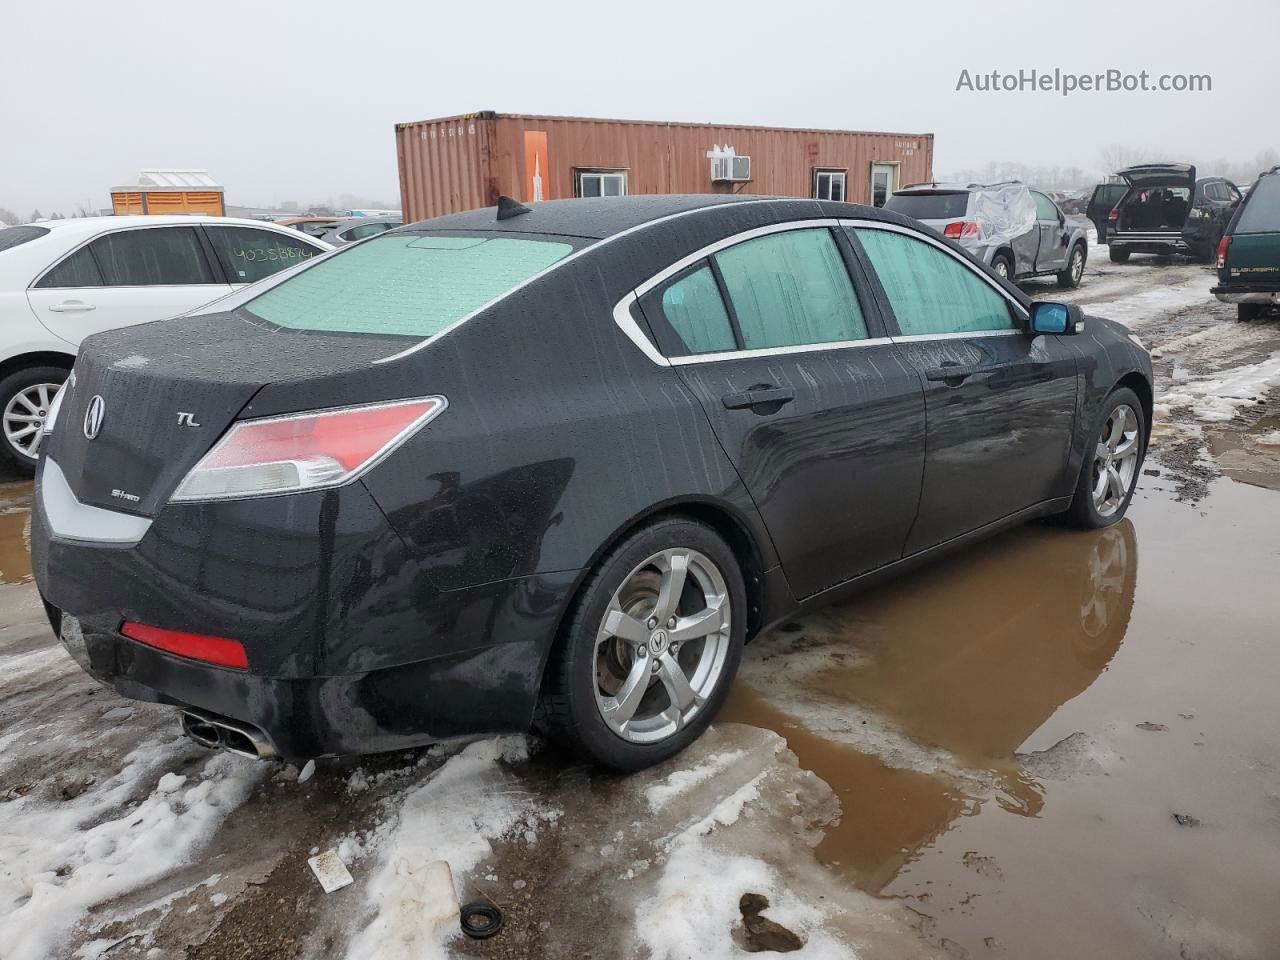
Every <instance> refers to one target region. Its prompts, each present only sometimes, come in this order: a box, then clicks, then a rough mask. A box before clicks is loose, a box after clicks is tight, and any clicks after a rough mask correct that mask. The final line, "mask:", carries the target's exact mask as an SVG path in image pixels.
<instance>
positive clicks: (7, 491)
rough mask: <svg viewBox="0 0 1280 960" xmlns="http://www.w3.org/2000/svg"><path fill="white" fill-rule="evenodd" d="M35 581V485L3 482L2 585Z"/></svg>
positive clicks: (0, 510)
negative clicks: (32, 506)
mask: <svg viewBox="0 0 1280 960" xmlns="http://www.w3.org/2000/svg"><path fill="white" fill-rule="evenodd" d="M30 582H31V484H30V483H28V482H25V481H18V482H13V483H0V584H7V583H30Z"/></svg>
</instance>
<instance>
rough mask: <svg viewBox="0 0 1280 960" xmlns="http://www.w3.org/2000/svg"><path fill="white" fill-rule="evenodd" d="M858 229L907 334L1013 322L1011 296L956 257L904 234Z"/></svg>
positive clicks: (1006, 327)
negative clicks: (1007, 296) (997, 288)
mask: <svg viewBox="0 0 1280 960" xmlns="http://www.w3.org/2000/svg"><path fill="white" fill-rule="evenodd" d="M855 232H856V234H857V237H858V239H859V240H861V241H862V246H863V247H864V248H865V249H866V251H867V256H868V257H869V258H870V259H871V264H872V266H873V267H875V271H876V274H877V276H879V277H880V283H881V284H882V285H883V286H884V292H885V294H886V295H887V296H888V297H889V304H890V305H891V306H892V307H893V314H894V316H895V317H896V318H897V320H898V327H899V329H900V330H901V331H902V334H903V336H920V335H928V334H938V333H967V332H971V331H984V330H985V331H989V330H1009V329H1012V328H1013V326H1014V323H1013V316H1012V314H1011V313H1010V311H1009V303H1008V301H1007V300H1005V298H1004V297H1003V296H1001V295H1000V294H999V293H997V292H996V291H995V289H993V288H992V287H991V286H990V284H988V283H987V282H986V281H984V280H983V279H982V278H981V277H979V276H978V275H977V274H976V273H974V272H973V270H971V269H970V268H969V267H966V266H965V265H964V264H962V263H961V262H960V261H959V260H957V259H956V258H955V257H952V256H951V255H949V254H946V253H943V252H942V251H941V250H939V249H937V248H936V247H933V246H931V245H930V244H927V243H925V242H924V241H923V240H917V239H915V238H914V237H908V236H906V235H905V234H901V233H893V232H891V231H889V230H868V229H858V230H856V231H855Z"/></svg>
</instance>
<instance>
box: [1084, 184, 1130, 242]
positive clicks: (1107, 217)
mask: <svg viewBox="0 0 1280 960" xmlns="http://www.w3.org/2000/svg"><path fill="white" fill-rule="evenodd" d="M1128 192H1129V184H1128V183H1126V182H1125V181H1124V179H1123V178H1121V177H1112V178H1111V179H1109V180H1108V181H1107V182H1106V183H1100V184H1098V185H1097V186H1096V187H1094V188H1093V193H1092V194H1091V195H1090V196H1089V203H1088V205H1087V206H1086V207H1085V211H1084V213H1085V216H1086V217H1088V218H1089V220H1090V221H1091V222H1092V223H1093V227H1094V230H1095V231H1096V232H1097V235H1098V243H1100V244H1103V245H1105V244H1106V243H1107V241H1108V237H1109V236H1110V232H1111V230H1113V229H1114V228H1115V222H1114V221H1113V220H1112V219H1111V211H1112V210H1114V209H1115V208H1116V204H1118V203H1119V202H1120V201H1121V200H1123V199H1124V195H1125V194H1126V193H1128Z"/></svg>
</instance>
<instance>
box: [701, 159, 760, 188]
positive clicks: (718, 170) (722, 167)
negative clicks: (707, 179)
mask: <svg viewBox="0 0 1280 960" xmlns="http://www.w3.org/2000/svg"><path fill="white" fill-rule="evenodd" d="M750 179H751V158H750V157H739V156H720V157H712V158H711V182H712V183H744V182H746V181H747V180H750Z"/></svg>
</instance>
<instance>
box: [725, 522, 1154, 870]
mask: <svg viewBox="0 0 1280 960" xmlns="http://www.w3.org/2000/svg"><path fill="white" fill-rule="evenodd" d="M1136 579H1137V543H1136V539H1135V536H1134V530H1133V525H1132V524H1131V523H1130V522H1129V521H1128V520H1125V521H1122V522H1121V523H1119V524H1117V525H1116V526H1114V527H1111V528H1108V529H1106V530H1102V531H1096V532H1090V533H1079V532H1072V531H1066V530H1061V529H1058V528H1054V527H1049V526H1033V527H1028V528H1026V529H1024V530H1021V531H1017V532H1015V533H1013V534H1011V535H1009V536H1007V537H1004V538H1001V539H1000V540H997V541H993V542H991V543H989V544H986V545H983V546H982V547H979V548H977V549H973V550H969V551H966V552H965V553H963V554H959V555H957V556H956V557H954V558H952V559H950V560H948V561H944V562H942V563H940V564H938V565H937V566H935V567H931V568H929V569H926V570H924V571H922V572H920V573H917V574H915V575H912V576H909V577H907V578H904V579H903V580H901V581H898V582H896V583H893V584H890V585H888V586H886V587H882V588H879V589H877V590H876V591H875V592H873V593H869V594H867V595H864V596H861V597H858V598H855V599H854V600H852V601H851V602H848V603H846V604H843V605H841V606H838V607H833V608H831V609H830V610H827V611H823V612H820V613H818V614H815V615H813V616H811V617H809V618H807V619H806V620H805V621H804V622H803V623H802V624H801V625H800V626H801V627H802V630H800V631H798V632H794V633H789V634H788V633H775V634H772V635H770V636H768V637H762V638H760V639H759V640H757V641H756V642H755V643H754V644H752V646H751V647H750V648H748V651H747V654H746V657H745V658H744V663H743V669H742V674H741V681H740V682H739V683H738V684H737V686H736V687H735V688H734V690H733V692H732V694H731V696H730V698H729V700H728V702H727V704H726V706H725V708H724V710H723V711H722V713H721V715H720V719H722V720H726V721H737V722H742V723H753V724H756V725H758V726H763V727H768V728H770V729H773V730H775V731H777V732H778V733H779V734H781V735H782V736H784V737H785V738H786V739H787V741H788V743H789V745H790V746H791V749H792V750H793V751H794V752H795V753H796V754H797V756H798V757H799V758H800V764H801V766H804V767H806V768H808V769H810V770H813V771H814V772H815V773H816V774H817V775H818V776H819V777H821V778H822V779H823V780H826V781H827V782H828V783H829V784H830V785H831V786H832V788H833V789H834V790H835V791H836V793H837V794H838V795H839V796H840V800H841V804H842V806H843V809H844V816H843V818H842V820H841V822H840V824H839V825H838V826H836V827H834V828H832V829H831V830H829V831H828V834H827V836H826V838H825V839H824V841H823V843H822V844H821V845H820V846H819V848H818V855H819V857H820V858H822V859H823V860H824V861H825V862H827V863H829V864H831V865H832V866H835V867H837V868H838V869H840V870H841V871H842V872H843V873H845V874H846V875H848V876H849V877H850V878H851V879H852V880H853V881H854V882H855V883H857V884H858V886H860V887H862V888H863V889H866V890H870V891H872V892H875V891H878V890H881V889H883V887H884V886H885V885H886V884H888V883H889V882H890V881H891V880H892V879H893V878H894V876H895V875H896V874H897V873H898V871H899V870H900V869H901V868H902V867H903V866H904V865H905V864H906V863H908V862H910V860H911V859H912V858H913V857H914V856H915V855H916V854H917V853H918V852H919V851H920V850H921V849H922V848H923V847H924V846H926V845H928V844H929V843H930V842H932V840H933V839H934V838H936V837H937V836H938V834H940V833H941V832H943V831H945V830H946V829H947V828H948V826H949V825H950V824H951V823H952V822H954V821H955V819H956V818H957V817H960V816H962V815H966V814H971V813H974V812H976V811H977V809H978V808H979V806H980V805H981V803H982V801H983V800H985V799H988V798H994V799H995V800H996V801H997V802H998V803H999V804H1000V805H1001V806H1002V807H1004V808H1005V809H1008V810H1010V811H1011V812H1014V813H1018V814H1022V815H1026V816H1035V815H1037V814H1038V813H1039V811H1040V809H1041V807H1042V805H1043V794H1042V790H1041V787H1040V786H1039V784H1038V783H1037V782H1036V780H1035V779H1034V778H1032V777H1031V776H1029V775H1028V774H1026V773H1025V772H1024V771H1023V770H1022V769H1021V767H1020V765H1019V763H1018V761H1017V759H1016V758H1015V751H1017V750H1018V748H1019V747H1020V746H1021V745H1022V744H1023V743H1024V742H1025V741H1026V740H1027V738H1028V737H1029V736H1030V735H1031V734H1032V733H1034V732H1035V731H1036V729H1037V728H1039V727H1040V726H1041V725H1042V724H1043V723H1044V722H1045V721H1046V720H1047V719H1048V718H1049V717H1050V716H1051V715H1052V714H1053V713H1054V711H1055V710H1057V709H1058V707H1059V706H1061V705H1062V704H1063V703H1065V702H1066V701H1068V700H1070V699H1072V698H1074V697H1076V696H1078V695H1079V694H1080V693H1081V692H1082V691H1084V690H1085V689H1086V688H1087V687H1088V686H1089V685H1090V684H1091V683H1093V682H1094V681H1095V680H1096V679H1097V678H1098V676H1099V675H1100V674H1101V673H1102V672H1103V671H1104V670H1105V669H1106V667H1107V664H1108V663H1109V662H1110V661H1111V659H1112V657H1113V656H1114V655H1115V653H1116V651H1117V650H1118V649H1119V647H1120V643H1121V641H1122V640H1123V639H1124V635H1125V630H1126V629H1127V627H1128V624H1129V617H1130V614H1131V612H1132V609H1133V597H1134V585H1135V583H1136ZM765 693H767V696H768V699H766V697H765ZM881 726H887V727H888V728H891V729H892V730H894V731H898V732H899V736H900V735H901V734H905V735H906V736H905V738H901V736H900V739H902V740H903V742H904V743H906V746H905V747H903V746H902V745H901V744H899V745H896V746H894V747H893V748H892V749H886V747H885V740H884V738H883V737H881V738H880V739H877V730H878V728H879V727H881ZM913 750H914V751H915V754H914V755H913V753H912V751H913ZM882 756H883V757H884V758H885V759H882ZM936 757H944V758H947V759H948V763H943V764H941V765H940V764H939V763H938V762H937V761H936ZM886 760H888V762H886Z"/></svg>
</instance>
